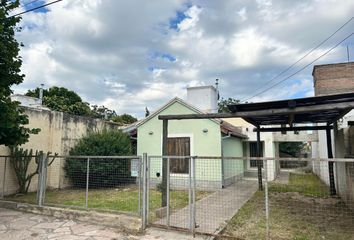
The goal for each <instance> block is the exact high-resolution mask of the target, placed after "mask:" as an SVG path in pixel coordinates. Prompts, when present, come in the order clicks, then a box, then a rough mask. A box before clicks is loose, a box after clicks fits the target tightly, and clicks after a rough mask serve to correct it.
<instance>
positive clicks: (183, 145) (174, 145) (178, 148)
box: [167, 137, 190, 174]
mask: <svg viewBox="0 0 354 240" xmlns="http://www.w3.org/2000/svg"><path fill="white" fill-rule="evenodd" d="M167 155H168V156H190V138H189V137H173V138H168V139H167ZM170 172H171V173H182V174H188V173H189V158H173V159H171V160H170Z"/></svg>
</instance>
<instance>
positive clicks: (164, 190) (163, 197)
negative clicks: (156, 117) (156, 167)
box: [161, 120, 168, 207]
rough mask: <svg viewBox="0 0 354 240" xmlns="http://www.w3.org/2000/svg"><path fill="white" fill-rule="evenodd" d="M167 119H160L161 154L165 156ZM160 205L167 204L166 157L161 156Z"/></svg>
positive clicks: (164, 205)
mask: <svg viewBox="0 0 354 240" xmlns="http://www.w3.org/2000/svg"><path fill="white" fill-rule="evenodd" d="M167 137H168V120H163V121H162V156H167ZM161 161H162V194H161V207H166V206H167V158H162V159H161Z"/></svg>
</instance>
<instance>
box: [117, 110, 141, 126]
mask: <svg viewBox="0 0 354 240" xmlns="http://www.w3.org/2000/svg"><path fill="white" fill-rule="evenodd" d="M112 120H113V121H114V122H116V123H119V124H120V125H127V124H132V123H134V122H136V121H137V119H136V118H135V117H133V116H132V115H129V114H126V113H125V114H122V115H120V116H116V117H115V118H113V119H112Z"/></svg>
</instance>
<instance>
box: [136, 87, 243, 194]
mask: <svg viewBox="0 0 354 240" xmlns="http://www.w3.org/2000/svg"><path fill="white" fill-rule="evenodd" d="M217 99H218V91H217V89H216V88H215V87H213V86H203V87H192V88H188V89H187V101H184V100H182V99H180V98H178V97H175V98H173V99H171V100H170V101H169V102H168V103H166V104H165V105H163V106H162V107H160V108H159V109H158V110H156V111H155V112H154V113H153V114H151V115H150V116H148V117H146V118H145V119H143V120H142V121H140V122H139V123H137V124H136V125H135V130H136V131H137V154H138V155H142V154H143V153H147V154H148V156H150V166H151V168H150V169H151V171H150V177H151V179H152V180H153V178H155V180H156V181H160V178H161V177H159V176H161V171H162V159H161V155H162V121H160V120H159V119H158V116H159V115H163V114H193V113H194V114H196V113H205V112H216V111H217ZM168 128H169V129H168V132H169V134H168V154H167V155H170V156H209V157H216V159H204V160H203V161H201V160H200V161H198V162H197V163H196V164H197V166H199V167H197V168H196V171H197V172H196V179H197V185H198V186H199V187H203V188H222V187H224V186H227V185H229V184H232V183H233V182H235V181H236V180H237V179H239V178H241V177H243V175H244V164H243V161H224V160H223V158H222V156H223V157H228V156H229V157H242V156H243V143H242V141H243V140H245V139H246V138H247V136H246V135H244V134H242V133H241V130H240V129H239V128H237V127H235V126H233V125H232V124H230V123H227V122H225V121H223V120H221V119H207V120H182V121H171V123H170V124H169V126H168ZM132 130H133V129H130V131H132ZM151 156H156V157H151ZM158 156H160V157H158ZM188 161H189V160H188V158H187V159H186V158H181V159H171V160H170V172H171V185H172V186H173V185H175V187H179V186H183V185H185V184H187V182H188V172H189V162H188Z"/></svg>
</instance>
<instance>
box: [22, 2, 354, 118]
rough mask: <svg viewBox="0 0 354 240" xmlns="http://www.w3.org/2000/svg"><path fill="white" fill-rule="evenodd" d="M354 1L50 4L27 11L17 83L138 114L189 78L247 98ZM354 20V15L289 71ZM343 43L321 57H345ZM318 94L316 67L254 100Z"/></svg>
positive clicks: (344, 16) (334, 24)
mask: <svg viewBox="0 0 354 240" xmlns="http://www.w3.org/2000/svg"><path fill="white" fill-rule="evenodd" d="M352 9H354V2H353V1H351V0H341V1H339V0H337V1H335V0H321V1H318V0H311V1H308V0H300V1H284V0H273V1H270V0H258V1H256V2H254V1H246V0H225V1H212V0H190V1H187V0H186V1H182V0H171V1H163V0H156V1H138V0H130V1H116V0H104V1H103V0H89V1H87V0H71V1H62V2H60V3H58V4H54V5H52V6H50V7H49V10H50V11H49V12H47V13H33V12H32V13H28V14H25V15H24V16H23V21H22V24H23V25H24V30H23V31H22V32H21V33H20V34H18V39H19V40H21V41H22V42H24V44H25V47H24V48H23V49H22V51H21V55H22V56H23V67H22V71H23V72H24V73H25V74H26V78H25V81H24V83H22V84H21V85H19V86H18V87H16V88H15V90H16V91H17V92H24V91H26V90H27V89H29V88H34V87H36V86H38V85H39V84H40V83H45V84H46V86H53V85H59V86H64V87H67V88H70V89H73V90H75V91H77V92H78V93H79V94H80V95H81V96H83V98H84V100H86V101H89V102H91V103H93V104H104V105H106V106H107V107H110V108H113V109H114V110H116V111H117V112H119V113H124V112H128V113H132V114H134V115H136V116H138V117H142V116H143V114H144V108H145V106H148V107H149V109H151V110H153V109H154V108H156V107H158V106H161V105H163V104H164V102H165V101H168V100H169V99H170V98H172V97H174V96H176V95H178V96H180V97H183V96H184V95H185V94H186V93H185V89H186V87H188V86H196V85H200V84H212V83H213V82H214V79H215V78H219V79H220V89H221V94H222V96H224V97H234V98H241V99H242V98H245V97H246V96H249V95H251V94H254V91H255V89H258V87H259V86H262V85H263V84H264V83H266V82H267V81H269V79H271V78H272V77H274V76H275V75H277V74H278V73H279V72H281V71H282V70H283V69H285V68H287V67H288V66H289V65H290V64H291V63H293V62H294V61H296V60H297V59H299V58H300V57H301V56H303V55H304V54H305V53H307V52H308V51H309V50H310V49H311V48H312V47H313V46H315V45H316V44H318V43H319V42H320V41H321V40H323V39H325V38H326V37H327V36H329V35H330V34H331V33H332V32H333V31H334V30H336V29H337V28H338V27H339V26H340V25H341V24H343V23H344V22H345V21H347V20H348V19H349V18H350V17H351V16H352ZM178 12H183V13H184V15H185V16H186V18H184V19H183V18H181V17H180V14H178ZM176 16H179V17H177V18H176ZM171 21H178V22H177V24H176V28H170V27H169V24H170V22H171ZM353 26H354V21H353V22H352V23H351V24H349V25H348V26H347V27H346V28H345V29H343V30H342V31H341V32H340V33H339V34H338V35H337V36H335V37H333V38H332V39H331V40H330V41H329V42H328V43H327V44H325V45H324V46H323V47H322V48H321V49H318V50H317V51H315V52H314V53H312V54H311V55H310V56H309V57H308V58H307V59H306V60H305V61H303V62H302V63H301V64H299V65H297V66H296V67H297V68H294V69H293V70H292V71H290V72H289V73H288V74H290V73H292V72H294V71H296V69H299V68H300V67H301V66H303V65H304V64H306V63H308V62H310V61H311V60H312V59H314V58H315V57H316V56H319V55H320V54H322V53H323V52H324V51H325V50H327V49H328V48H329V47H330V46H332V45H334V44H335V43H336V42H338V41H339V40H340V39H341V38H343V37H344V36H346V34H348V33H349V32H350V31H352V29H353ZM352 41H353V39H352ZM343 49H344V48H343V47H341V48H338V49H336V51H333V53H331V54H329V55H328V56H326V58H324V59H323V61H322V62H331V61H345V59H346V56H345V54H344V52H343V51H344V50H343ZM155 53H158V54H155ZM154 55H158V57H154ZM170 57H172V58H173V59H175V60H174V61H171V60H169V59H170ZM320 62H321V61H320ZM285 76H286V75H284V76H282V77H285ZM282 77H280V78H279V79H277V80H280V79H281V78H282ZM275 82H276V81H275ZM284 86H286V87H284ZM311 93H312V80H311V68H308V69H306V71H304V72H302V73H301V74H299V75H296V77H294V78H291V79H289V80H288V81H286V82H285V83H284V84H281V85H279V86H277V87H276V88H275V89H274V90H272V91H268V92H266V93H264V94H262V95H261V96H258V97H257V98H254V99H252V100H253V101H256V100H264V99H267V100H270V99H280V98H287V97H292V96H295V97H296V96H298V95H299V94H300V95H301V94H302V95H306V96H308V95H310V94H311Z"/></svg>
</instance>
